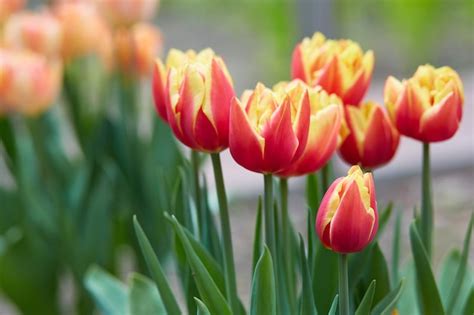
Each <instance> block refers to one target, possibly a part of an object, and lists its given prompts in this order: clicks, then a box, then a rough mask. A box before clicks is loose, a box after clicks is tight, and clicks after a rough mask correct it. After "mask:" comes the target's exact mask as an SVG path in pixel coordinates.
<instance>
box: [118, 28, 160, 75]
mask: <svg viewBox="0 0 474 315" xmlns="http://www.w3.org/2000/svg"><path fill="white" fill-rule="evenodd" d="M161 49H162V40H161V33H160V31H159V30H158V28H156V27H154V26H153V25H151V24H145V23H139V24H136V25H134V26H133V27H132V28H130V29H122V30H118V31H117V33H116V34H115V53H116V58H117V63H118V66H119V67H120V69H121V70H122V71H123V72H125V73H132V74H135V75H141V76H148V75H150V74H151V72H152V71H153V63H154V60H155V58H156V56H157V55H159V54H160V52H161Z"/></svg>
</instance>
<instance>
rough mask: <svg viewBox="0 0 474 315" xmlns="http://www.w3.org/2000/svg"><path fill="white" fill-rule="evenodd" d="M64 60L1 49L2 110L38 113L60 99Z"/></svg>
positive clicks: (5, 111)
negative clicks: (62, 61) (59, 60)
mask: <svg viewBox="0 0 474 315" xmlns="http://www.w3.org/2000/svg"><path fill="white" fill-rule="evenodd" d="M61 79H62V67H61V64H60V62H58V61H54V60H48V59H46V57H44V56H41V55H38V54H35V53H31V52H26V51H24V52H16V51H15V52H13V51H8V50H1V49H0V113H8V112H18V113H22V114H26V115H37V114H39V113H42V112H44V111H45V110H46V109H48V108H49V106H51V105H52V104H53V102H54V101H55V99H56V98H57V96H58V94H59V91H60V88H61Z"/></svg>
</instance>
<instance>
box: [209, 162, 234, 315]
mask: <svg viewBox="0 0 474 315" xmlns="http://www.w3.org/2000/svg"><path fill="white" fill-rule="evenodd" d="M211 159H212V166H213V168H214V179H215V181H216V189H217V198H218V201H219V211H220V212H219V214H220V222H221V230H222V240H223V251H224V272H225V278H226V295H227V299H228V300H229V302H230V306H231V309H232V312H233V313H234V314H239V306H238V300H237V283H236V280H235V266H234V254H233V252H232V235H231V231H230V220H229V210H228V204H227V196H226V192H225V185H224V177H223V175H222V166H221V158H220V155H219V153H212V154H211Z"/></svg>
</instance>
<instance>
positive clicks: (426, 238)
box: [421, 143, 433, 259]
mask: <svg viewBox="0 0 474 315" xmlns="http://www.w3.org/2000/svg"><path fill="white" fill-rule="evenodd" d="M421 190H422V198H421V239H422V241H423V245H424V246H425V249H426V252H427V253H428V257H429V258H430V259H431V250H432V237H433V201H432V200H433V199H432V198H433V197H432V192H431V173H430V144H429V143H423V173H422V182H421Z"/></svg>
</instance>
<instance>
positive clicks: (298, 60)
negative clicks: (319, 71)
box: [291, 44, 308, 82]
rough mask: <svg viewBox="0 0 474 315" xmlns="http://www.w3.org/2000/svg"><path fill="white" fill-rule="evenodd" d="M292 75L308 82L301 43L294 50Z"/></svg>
mask: <svg viewBox="0 0 474 315" xmlns="http://www.w3.org/2000/svg"><path fill="white" fill-rule="evenodd" d="M291 77H292V78H293V79H300V80H302V81H304V82H308V81H307V80H308V78H307V77H306V73H305V68H304V64H303V53H302V52H301V44H299V45H297V46H296V48H295V50H294V51H293V55H292V58H291Z"/></svg>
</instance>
